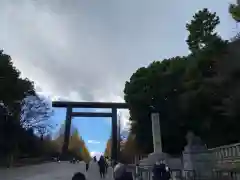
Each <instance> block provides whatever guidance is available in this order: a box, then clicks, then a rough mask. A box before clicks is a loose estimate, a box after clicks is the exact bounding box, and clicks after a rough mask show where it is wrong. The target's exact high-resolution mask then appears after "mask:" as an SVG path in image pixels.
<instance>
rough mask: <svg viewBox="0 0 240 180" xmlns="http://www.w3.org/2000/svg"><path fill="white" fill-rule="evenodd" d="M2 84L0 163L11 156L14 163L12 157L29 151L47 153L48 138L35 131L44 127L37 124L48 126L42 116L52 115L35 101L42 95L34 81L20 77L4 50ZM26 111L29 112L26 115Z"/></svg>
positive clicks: (0, 57) (0, 72)
mask: <svg viewBox="0 0 240 180" xmlns="http://www.w3.org/2000/svg"><path fill="white" fill-rule="evenodd" d="M0 84H1V85H0V103H1V104H0V163H1V161H2V159H3V158H8V163H10V164H11V163H12V160H14V159H16V158H21V157H22V156H26V154H27V155H28V156H45V155H46V152H47V151H46V149H47V148H46V147H45V144H46V141H45V140H44V141H43V140H41V138H39V137H37V136H36V135H35V134H34V133H33V132H34V131H36V130H37V129H36V128H38V127H40V126H36V125H39V124H41V128H43V127H44V126H43V123H41V122H42V120H43V118H42V119H41V118H40V117H46V116H44V115H46V114H48V111H46V110H48V107H47V106H46V104H44V103H38V104H37V105H36V103H35V104H34V102H36V99H39V97H38V96H37V95H36V93H35V90H34V84H33V82H31V81H30V80H28V79H23V78H21V77H20V72H19V71H18V70H17V69H16V68H15V67H14V66H13V62H12V60H11V57H10V56H9V55H7V54H4V53H3V51H0ZM28 97H34V99H35V100H34V101H32V100H30V101H25V100H26V99H27V98H28ZM38 102H39V101H38ZM33 104H34V105H33ZM23 107H26V108H25V109H23ZM40 110H41V111H40ZM23 112H24V113H25V114H26V116H24V117H23V116H22V115H23ZM26 117H27V118H26ZM46 119H47V118H45V119H44V120H46ZM29 144H31V146H29ZM48 148H49V147H48ZM44 153H45V154H44Z"/></svg>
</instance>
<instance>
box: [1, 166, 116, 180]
mask: <svg viewBox="0 0 240 180" xmlns="http://www.w3.org/2000/svg"><path fill="white" fill-rule="evenodd" d="M79 171H80V172H83V173H84V174H85V175H86V177H87V179H88V180H100V179H101V178H100V175H99V172H98V169H96V168H90V169H89V172H88V173H85V163H83V162H81V163H77V164H71V163H69V162H60V163H57V162H52V163H45V164H41V165H34V166H27V167H20V168H12V169H0V179H1V180H71V178H72V176H73V174H74V173H76V172H79ZM112 179H113V178H112V169H111V168H109V170H108V174H107V175H106V177H105V180H112Z"/></svg>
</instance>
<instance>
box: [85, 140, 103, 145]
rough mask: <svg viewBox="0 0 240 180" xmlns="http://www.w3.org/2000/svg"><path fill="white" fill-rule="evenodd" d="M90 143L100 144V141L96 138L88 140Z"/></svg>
mask: <svg viewBox="0 0 240 180" xmlns="http://www.w3.org/2000/svg"><path fill="white" fill-rule="evenodd" d="M87 142H88V143H89V144H100V143H101V142H100V141H96V140H88V141H87Z"/></svg>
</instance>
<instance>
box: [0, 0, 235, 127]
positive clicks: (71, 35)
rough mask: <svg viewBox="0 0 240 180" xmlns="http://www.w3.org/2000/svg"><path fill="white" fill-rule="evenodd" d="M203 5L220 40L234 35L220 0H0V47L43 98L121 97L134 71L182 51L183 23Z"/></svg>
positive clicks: (125, 121) (225, 4)
mask: <svg viewBox="0 0 240 180" xmlns="http://www.w3.org/2000/svg"><path fill="white" fill-rule="evenodd" d="M180 3H181V7H182V8H179V5H180ZM203 7H208V8H210V9H211V11H216V12H217V14H218V15H219V16H220V18H221V25H220V26H219V28H218V29H219V31H220V32H221V34H222V35H223V36H224V37H226V38H227V37H230V36H232V35H233V34H234V33H235V32H234V30H233V28H234V27H235V22H234V21H233V20H232V19H231V17H230V16H229V14H228V12H227V7H228V1H227V0H225V1H224V0H223V1H219V2H218V3H217V6H216V3H215V2H214V1H209V0H202V1H197V0H193V1H181V2H180V1H179V2H176V1H173V0H170V1H164V2H163V1H159V0H152V1H151V2H150V3H149V2H147V1H139V0H132V1H127V0H122V1H114V2H111V3H107V2H106V3H103V2H102V1H97V0H93V1H80V0H78V1H77V0H71V1H62V0H51V1H49V0H41V1H34V0H21V1H16V0H1V1H0V21H1V28H0V48H1V49H2V48H3V49H4V50H5V52H6V53H9V54H10V55H11V57H12V59H13V61H14V64H15V65H16V66H17V68H18V69H19V70H20V71H21V72H22V76H24V77H25V76H27V77H29V78H30V79H32V80H34V82H36V85H37V88H36V89H37V91H39V92H40V93H43V94H47V96H49V97H50V98H51V99H61V100H62V99H65V100H66V99H68V100H72V101H112V102H124V100H123V88H124V83H125V81H126V80H128V79H129V77H130V76H131V74H132V73H133V72H134V71H135V70H136V69H137V68H139V67H140V66H145V65H147V64H149V62H151V61H153V60H158V59H163V58H167V57H172V56H176V55H185V54H187V52H188V49H187V46H186V43H185V42H184V40H185V38H186V33H187V32H186V30H185V24H186V22H187V21H189V20H190V19H191V18H192V15H193V14H194V13H195V12H196V10H199V9H201V8H203ZM169 9H171V11H169ZM172 12H175V14H177V19H176V17H175V16H172V14H171V13H172ZM176 29H177V30H178V31H177V33H176V31H175V30H176ZM172 47H176V48H172ZM122 114H123V115H122V116H123V117H122V120H121V123H122V126H127V124H128V113H127V112H123V113H122Z"/></svg>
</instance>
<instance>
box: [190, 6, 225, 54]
mask: <svg viewBox="0 0 240 180" xmlns="http://www.w3.org/2000/svg"><path fill="white" fill-rule="evenodd" d="M219 23H220V20H219V17H218V16H217V15H216V13H211V12H209V11H208V9H206V8H204V9H203V10H200V11H198V12H197V13H196V14H195V15H194V16H193V20H192V21H191V22H190V23H189V24H187V25H186V28H187V30H188V31H189V35H188V38H187V41H186V42H187V44H188V46H189V49H190V51H192V52H193V53H194V52H197V51H199V50H201V49H204V48H206V47H208V46H212V43H214V42H215V41H216V40H218V39H219V38H220V37H219V36H218V35H217V33H216V32H214V30H215V29H216V26H217V25H218V24H219ZM220 39H221V38H220Z"/></svg>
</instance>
